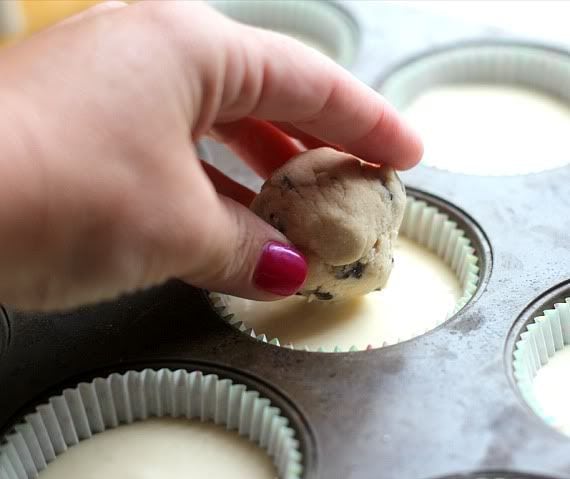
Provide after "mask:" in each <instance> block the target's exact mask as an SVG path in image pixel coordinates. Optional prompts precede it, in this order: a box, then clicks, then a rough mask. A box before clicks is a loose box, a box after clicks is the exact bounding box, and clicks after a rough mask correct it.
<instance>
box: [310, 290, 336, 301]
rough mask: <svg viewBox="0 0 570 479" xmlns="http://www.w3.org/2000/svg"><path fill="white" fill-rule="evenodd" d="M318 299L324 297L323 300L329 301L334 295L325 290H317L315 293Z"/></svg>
mask: <svg viewBox="0 0 570 479" xmlns="http://www.w3.org/2000/svg"><path fill="white" fill-rule="evenodd" d="M313 294H314V295H315V296H316V297H317V298H318V299H322V300H323V301H328V300H330V299H333V298H334V296H333V295H332V294H330V293H326V292H324V291H315V292H314V293H313Z"/></svg>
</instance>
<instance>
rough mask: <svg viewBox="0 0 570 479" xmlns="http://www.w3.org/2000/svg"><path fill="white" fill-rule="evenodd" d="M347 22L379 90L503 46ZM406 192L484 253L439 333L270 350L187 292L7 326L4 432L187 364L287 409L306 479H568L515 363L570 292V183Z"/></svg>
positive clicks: (416, 178) (426, 173)
mask: <svg viewBox="0 0 570 479" xmlns="http://www.w3.org/2000/svg"><path fill="white" fill-rule="evenodd" d="M345 9H346V10H347V11H350V12H352V14H353V15H354V17H355V19H356V21H357V23H358V25H360V28H361V37H360V38H361V43H360V46H361V50H360V52H359V53H358V54H357V57H356V61H355V63H354V65H353V67H352V70H353V72H354V73H355V74H356V75H357V76H358V77H360V78H361V79H362V80H364V81H366V82H368V83H370V84H374V83H375V82H376V80H377V79H378V78H381V77H382V75H383V73H384V72H386V71H388V70H389V69H391V68H392V67H393V66H394V65H395V64H397V63H399V62H401V61H403V60H404V59H405V58H406V57H407V56H408V55H416V54H419V53H421V52H422V51H426V49H429V48H435V47H438V48H439V47H441V46H442V45H443V44H446V43H451V42H455V41H469V40H475V39H476V40H480V39H481V38H483V37H487V38H494V39H501V40H504V39H505V38H506V37H508V35H506V34H505V33H503V32H499V31H497V30H496V29H486V28H481V27H478V26H476V25H475V26H474V25H469V24H463V23H460V22H456V21H452V20H446V19H444V18H437V17H433V16H430V15H427V14H421V13H419V12H412V11H410V10H407V9H406V8H405V7H403V6H398V5H387V4H382V3H372V2H363V3H360V2H347V3H346V4H345ZM403 32H405V33H403ZM528 40H529V39H528V38H527V39H525V41H528ZM557 47H566V48H570V43H569V44H568V45H557ZM211 153H212V154H214V155H216V154H218V151H217V150H216V151H212V152H211ZM217 160H218V161H226V160H227V161H230V160H229V159H227V158H226V157H223V156H218V157H217ZM234 171H235V174H236V176H238V177H239V178H240V179H241V180H242V181H244V182H246V183H248V184H254V183H255V180H254V178H253V177H252V176H247V175H245V173H244V172H243V170H238V169H235V170H234ZM240 175H241V176H240ZM403 179H404V181H405V182H406V183H407V184H408V185H410V186H412V187H414V188H417V189H418V190H423V191H426V192H428V193H430V194H433V195H436V196H437V197H440V198H442V205H441V207H442V208H444V207H445V204H446V202H448V203H450V204H452V205H454V206H455V207H456V208H458V209H459V210H461V211H464V212H465V213H466V214H467V215H468V217H469V218H471V219H472V220H473V221H474V222H476V224H477V225H478V226H479V228H480V229H481V231H483V232H484V235H485V236H486V238H487V240H488V242H489V244H490V249H486V250H485V251H483V256H484V258H485V264H484V267H483V268H482V277H483V286H482V288H480V290H479V291H478V292H477V294H476V296H475V298H474V300H472V301H471V302H470V304H469V305H467V307H466V308H464V309H463V310H462V311H461V312H460V313H459V314H457V315H456V316H455V317H453V318H451V319H450V320H449V321H448V322H446V323H445V324H443V325H442V326H440V327H439V328H437V329H435V330H433V331H431V332H429V333H428V334H425V335H423V336H421V337H418V338H415V339H413V340H411V341H407V342H404V343H401V344H398V345H394V346H389V347H386V348H382V349H377V350H373V351H362V352H354V353H341V354H319V353H308V352H303V351H292V350H288V349H284V348H275V347H273V346H271V345H267V344H263V343H260V342H257V341H255V340H254V339H252V338H248V337H246V336H244V335H243V334H241V333H239V332H238V331H235V330H233V329H232V328H231V327H230V326H228V325H226V324H224V323H223V322H222V321H220V320H219V319H218V318H217V317H216V315H215V313H214V312H213V311H211V309H210V308H209V306H208V303H207V301H206V299H205V297H204V295H203V293H202V292H201V291H197V290H194V289H193V288H191V287H189V286H186V285H183V284H181V283H179V282H171V283H168V284H167V285H164V286H162V287H160V288H156V289H153V290H150V291H147V292H143V293H139V294H136V295H133V296H129V297H125V298H122V299H120V300H118V301H115V302H113V303H108V304H103V305H99V306H94V307H89V308H84V309H82V310H80V311H77V312H74V313H68V314H59V315H25V314H18V313H11V314H10V323H11V336H10V338H11V339H10V343H9V345H8V348H7V350H6V351H5V353H4V354H3V356H2V357H0V427H1V428H3V429H4V430H5V429H6V428H7V427H8V426H9V425H10V424H11V421H12V420H13V419H15V418H16V417H18V416H20V415H22V414H25V413H26V412H28V408H29V407H31V406H32V405H33V403H35V402H37V401H39V400H41V399H42V398H46V397H49V396H50V395H53V393H54V392H56V391H57V390H59V389H60V388H61V385H66V384H67V385H69V384H75V383H77V382H78V381H79V380H81V378H84V377H86V378H89V377H92V374H93V371H100V370H107V371H113V370H116V369H117V367H118V365H120V366H121V369H123V370H126V369H129V368H130V367H134V366H131V365H141V366H142V367H154V368H157V367H161V366H167V367H185V365H186V364H188V365H189V366H188V367H189V368H190V367H191V368H194V369H195V368H200V369H201V370H209V369H208V368H211V369H212V370H214V371H215V370H216V369H217V368H222V369H223V370H224V371H225V376H226V377H231V378H232V379H237V380H239V381H240V382H243V383H245V384H248V381H249V383H250V384H251V383H253V384H254V385H255V388H256V389H258V390H259V389H260V388H261V389H263V390H262V392H263V393H264V395H265V396H267V397H270V398H273V396H276V397H278V398H281V402H283V403H284V405H285V406H284V407H289V408H290V411H288V416H289V417H291V416H292V417H294V418H295V421H294V423H295V424H299V425H300V426H299V428H300V434H299V438H300V440H301V441H302V444H303V452H304V454H303V457H304V458H306V460H307V461H308V464H306V465H305V466H306V467H305V471H306V473H305V477H306V478H310V479H313V478H327V479H329V478H331V479H337V478H338V479H345V478H355V479H367V478H371V479H372V478H382V479H436V478H443V477H449V478H453V477H458V478H466V477H468V478H470V479H474V478H481V477H482V478H489V479H490V478H493V479H498V478H505V479H507V478H508V479H515V478H519V479H529V478H533V479H535V478H552V479H570V439H569V438H568V437H565V436H563V435H562V434H560V433H558V432H557V431H555V430H554V429H552V428H551V427H549V426H548V425H546V424H544V423H543V422H542V421H541V420H540V419H538V418H537V417H536V416H535V415H534V414H533V412H532V411H531V410H530V408H528V407H527V405H526V404H525V402H524V401H523V399H522V397H521V395H520V394H519V392H518V390H517V388H516V385H515V382H514V378H513V375H512V370H511V360H510V357H511V354H512V351H513V343H514V342H515V341H516V338H515V337H513V336H516V334H517V332H519V331H520V327H513V325H514V324H519V322H520V321H521V320H523V319H522V318H525V317H527V316H528V317H530V315H531V314H533V313H535V312H536V310H535V309H534V308H535V305H536V309H540V308H542V309H544V307H543V306H545V305H546V303H545V304H539V303H540V301H539V303H536V300H537V298H541V297H543V294H544V293H545V292H547V295H548V294H552V295H553V296H556V294H558V293H557V291H558V289H556V287H557V285H562V286H563V287H562V289H564V290H566V289H567V286H568V280H569V278H570V254H568V251H569V250H570V236H569V235H568V231H570V219H569V216H568V211H569V208H570V196H569V195H568V185H569V184H570V167H563V168H560V169H557V170H552V171H549V172H543V173H538V174H530V175H526V176H516V177H508V178H501V177H480V176H477V177H475V176H473V177H471V176H465V175H457V174H452V173H448V172H444V171H438V170H435V169H430V168H427V167H419V168H417V169H414V170H413V171H411V172H407V173H405V174H403ZM548 292H550V293H548ZM551 299H552V298H551ZM554 299H556V298H554ZM545 307H548V306H547V305H546V306H545ZM529 309H530V310H533V311H530V310H529ZM303 441H304V442H303ZM487 471H499V472H498V473H497V474H494V473H487Z"/></svg>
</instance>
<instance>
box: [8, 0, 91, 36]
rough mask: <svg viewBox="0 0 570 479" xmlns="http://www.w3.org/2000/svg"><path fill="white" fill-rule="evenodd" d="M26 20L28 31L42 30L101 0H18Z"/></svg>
mask: <svg viewBox="0 0 570 479" xmlns="http://www.w3.org/2000/svg"><path fill="white" fill-rule="evenodd" d="M0 1H1V0H0ZM18 1H19V3H20V4H21V5H22V10H23V13H24V18H25V20H26V33H32V32H35V31H37V30H41V29H42V28H45V27H47V26H49V25H52V24H53V23H56V22H59V21H60V20H63V19H64V18H66V17H69V16H71V15H73V14H75V13H78V12H80V11H81V10H85V9H86V8H89V7H91V6H93V5H95V4H96V3H99V0H18Z"/></svg>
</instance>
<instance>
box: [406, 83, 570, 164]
mask: <svg viewBox="0 0 570 479" xmlns="http://www.w3.org/2000/svg"><path fill="white" fill-rule="evenodd" d="M404 115H405V116H406V118H407V119H408V120H409V121H410V122H411V124H412V125H413V126H414V127H415V128H416V129H417V130H418V132H419V133H420V135H421V136H422V139H423V141H424V146H425V154H424V160H423V161H424V163H425V164H427V165H430V166H436V167H438V168H442V169H446V170H450V171H455V172H460V173H467V174H480V175H512V174H523V173H530V172H533V171H542V170H547V169H551V168H556V167H560V166H563V165H567V164H569V163H570V136H569V134H568V132H570V107H569V105H568V104H566V103H564V102H563V101H562V100H558V99H556V98H553V97H551V96H548V95H546V94H543V93H541V92H538V91H534V90H530V89H525V88H518V87H515V86H501V85H483V84H481V85H477V84H465V85H447V86H441V87H434V88H432V89H429V90H427V91H426V92H424V93H423V94H421V95H419V96H418V97H417V98H416V99H414V100H413V101H412V103H411V104H410V105H409V106H408V107H407V108H406V109H405V110H404Z"/></svg>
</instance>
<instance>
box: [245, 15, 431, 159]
mask: <svg viewBox="0 0 570 479" xmlns="http://www.w3.org/2000/svg"><path fill="white" fill-rule="evenodd" d="M243 28H245V29H247V30H248V32H245V33H246V34H243V33H244V32H242V35H241V36H240V38H241V41H240V42H235V43H234V45H235V46H236V48H242V49H247V53H245V52H242V55H245V56H246V58H248V59H249V61H248V62H247V66H246V68H248V69H249V70H250V71H248V72H247V73H246V75H249V77H250V78H256V77H257V78H259V76H260V75H259V72H262V75H261V77H262V78H261V79H259V80H258V84H257V85H256V87H257V88H248V89H247V90H246V91H245V92H246V93H247V94H250V95H257V97H256V103H255V105H254V107H253V108H252V110H251V111H250V112H249V113H248V114H249V115H251V116H254V117H257V118H260V119H266V120H272V121H281V122H290V123H292V124H293V125H294V126H295V127H296V128H298V129H299V130H301V131H304V132H306V133H308V134H310V135H312V136H315V137H317V138H320V139H321V140H324V141H326V142H329V143H333V144H338V145H340V146H342V147H343V149H345V150H346V151H347V152H350V153H352V154H354V155H356V156H358V157H360V158H362V159H364V160H366V161H369V162H371V163H386V164H389V165H391V166H393V167H395V168H398V169H407V168H410V167H412V166H414V165H415V164H417V163H418V162H419V161H420V159H421V156H422V153H423V146H422V143H421V140H420V139H419V137H418V136H417V135H416V134H415V133H414V132H413V131H412V129H411V128H410V127H409V126H408V125H407V124H406V122H405V121H404V120H403V119H402V118H401V117H400V116H399V114H398V113H397V112H396V110H395V109H394V108H393V107H391V106H390V105H389V104H388V103H387V102H386V100H384V98H382V96H381V95H380V94H378V93H377V92H375V91H374V90H373V89H371V88H370V87H368V86H366V85H365V84H363V83H362V82H360V81H359V80H357V79H356V78H355V77H353V76H352V75H351V74H350V73H348V72H347V71H346V70H344V69H343V68H341V67H340V66H338V65H337V64H335V63H334V62H333V61H332V60H330V59H328V58H327V57H325V56H324V55H322V54H320V53H319V52H317V51H316V50H313V49H311V48H308V47H306V46H304V45H303V44H302V43H300V42H298V41H296V40H294V39H292V38H290V37H288V36H286V35H281V34H278V33H275V32H269V31H265V30H260V29H256V28H253V27H246V26H244V27H243ZM241 58H243V56H242V57H241Z"/></svg>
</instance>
